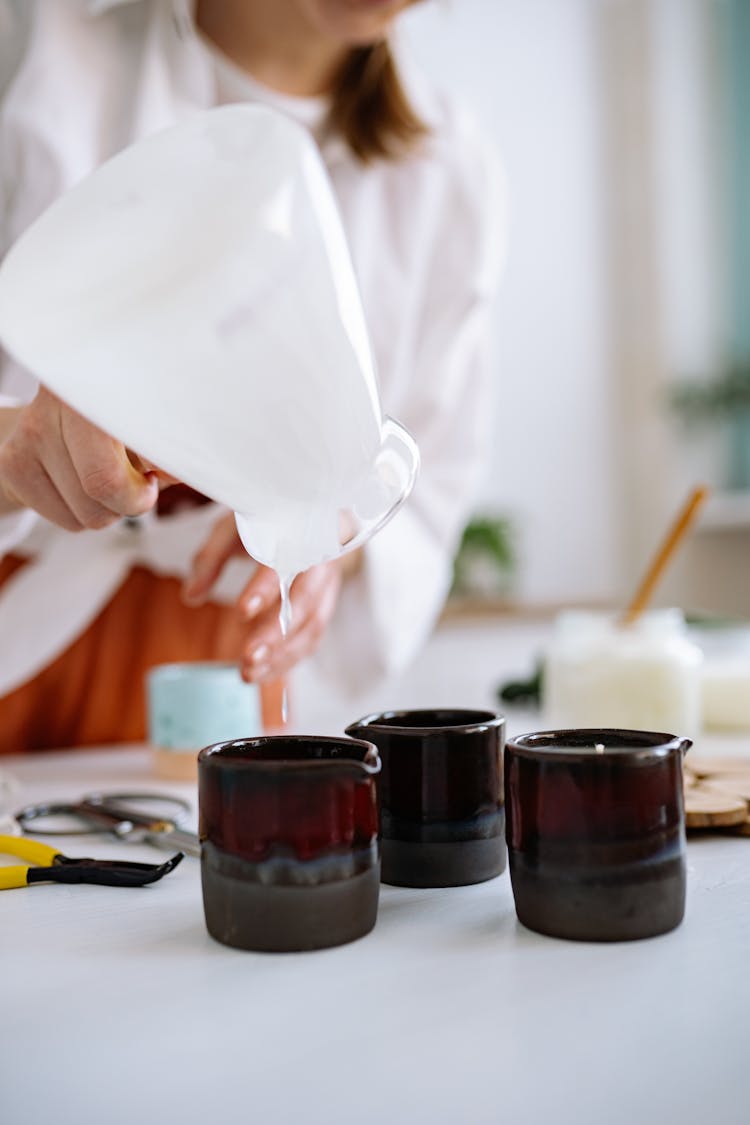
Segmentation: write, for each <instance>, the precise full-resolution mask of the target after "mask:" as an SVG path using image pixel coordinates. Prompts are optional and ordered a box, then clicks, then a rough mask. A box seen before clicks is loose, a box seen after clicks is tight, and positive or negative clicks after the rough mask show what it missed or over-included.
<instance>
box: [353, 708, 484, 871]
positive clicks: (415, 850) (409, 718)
mask: <svg viewBox="0 0 750 1125" xmlns="http://www.w3.org/2000/svg"><path fill="white" fill-rule="evenodd" d="M504 732H505V719H504V718H502V717H501V716H499V715H495V714H494V713H493V712H492V711H468V710H448V709H442V710H434V711H386V712H384V713H382V714H380V715H368V716H367V717H366V718H364V719H360V720H359V722H356V723H352V724H351V726H349V727H347V728H346V733H347V734H349V735H351V736H352V737H359V738H366V739H368V740H369V741H371V742H374V743H375V745H376V746H377V747H378V750H379V751H380V756H381V758H382V762H383V771H382V774H381V776H380V778H379V782H378V792H379V799H380V819H381V831H382V839H381V850H382V857H383V882H384V883H393V884H395V885H396V886H402V887H456V886H462V885H465V884H468V883H481V882H483V881H484V880H485V879H492V878H494V876H495V875H499V874H500V872H501V871H503V870H504V868H505V839H504V829H505V820H504V811H503V766H502V754H503V736H504Z"/></svg>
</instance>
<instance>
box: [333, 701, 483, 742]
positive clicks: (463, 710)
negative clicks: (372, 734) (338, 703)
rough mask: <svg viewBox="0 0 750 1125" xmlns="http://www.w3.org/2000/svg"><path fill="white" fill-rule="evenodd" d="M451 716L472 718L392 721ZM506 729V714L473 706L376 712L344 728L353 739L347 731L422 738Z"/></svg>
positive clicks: (352, 736)
mask: <svg viewBox="0 0 750 1125" xmlns="http://www.w3.org/2000/svg"><path fill="white" fill-rule="evenodd" d="M441 714H442V715H454V716H460V715H463V716H467V717H468V716H471V719H470V720H469V721H466V722H457V723H442V724H436V723H422V724H416V725H415V724H414V723H399V722H392V721H391V720H393V719H395V720H398V719H401V718H406V716H417V717H418V716H422V715H423V716H428V715H441ZM504 726H505V715H499V714H498V713H497V712H496V711H490V710H489V708H487V709H484V708H473V707H416V708H405V709H403V710H394V711H377V712H374V713H373V714H371V715H365V716H364V717H363V718H361V719H357V720H356V722H353V723H349V725H348V726H347V727H346V728H345V733H346V734H347V735H349V737H351V738H354V737H357V736H356V735H350V734H349V732H350V731H355V730H356V731H358V732H359V733H360V735H361V734H363V733H366V732H367V731H368V730H371V731H376V732H377V733H378V734H404V735H418V736H419V737H421V738H428V737H430V736H432V737H435V736H439V735H441V734H443V733H445V732H456V733H460V734H473V733H475V732H481V731H488V730H493V729H495V730H497V729H498V728H500V729H502V728H503V727H504Z"/></svg>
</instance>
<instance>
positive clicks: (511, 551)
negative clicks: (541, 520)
mask: <svg viewBox="0 0 750 1125" xmlns="http://www.w3.org/2000/svg"><path fill="white" fill-rule="evenodd" d="M515 573H516V550H515V543H514V535H513V527H512V524H511V522H510V520H508V519H507V518H506V517H505V516H488V515H478V516H475V517H474V518H473V519H472V520H470V521H469V523H468V524H467V525H466V527H465V528H464V533H463V535H462V537H461V543H460V545H459V548H458V551H457V553H456V557H455V560H454V563H453V587H452V591H451V592H452V593H453V594H463V595H473V596H478V597H493V596H495V597H497V596H501V595H505V594H507V593H508V592H509V590H510V587H511V585H512V582H513V578H514V577H515Z"/></svg>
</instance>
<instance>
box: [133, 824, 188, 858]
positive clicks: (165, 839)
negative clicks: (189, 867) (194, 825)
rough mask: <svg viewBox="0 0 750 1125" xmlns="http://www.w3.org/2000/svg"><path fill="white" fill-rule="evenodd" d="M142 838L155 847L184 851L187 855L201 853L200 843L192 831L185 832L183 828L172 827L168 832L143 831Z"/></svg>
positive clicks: (169, 850)
mask: <svg viewBox="0 0 750 1125" xmlns="http://www.w3.org/2000/svg"><path fill="white" fill-rule="evenodd" d="M142 839H143V840H144V841H145V842H146V843H147V844H154V845H155V846H156V847H157V848H163V849H164V850H165V851H168V852H173V851H174V850H175V848H176V849H177V850H178V851H181V852H185V853H186V854H187V855H197V856H199V855H200V854H201V843H200V840H199V839H198V837H197V836H196V834H195V833H194V832H186V831H185V830H184V828H172V829H171V830H170V831H168V832H144V834H143V837H142Z"/></svg>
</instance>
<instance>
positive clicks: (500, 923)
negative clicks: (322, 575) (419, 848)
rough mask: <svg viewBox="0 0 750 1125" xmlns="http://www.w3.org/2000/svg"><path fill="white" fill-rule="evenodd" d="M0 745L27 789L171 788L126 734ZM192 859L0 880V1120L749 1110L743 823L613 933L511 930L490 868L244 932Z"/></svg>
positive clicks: (720, 1117) (334, 1124)
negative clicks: (128, 875)
mask: <svg viewBox="0 0 750 1125" xmlns="http://www.w3.org/2000/svg"><path fill="white" fill-rule="evenodd" d="M440 643H443V642H440ZM464 674H465V673H464ZM436 682H437V681H434V682H433V684H432V690H437V689H436V686H435V684H436ZM438 687H439V684H438ZM440 690H442V688H441V689H440ZM423 694H426V692H425V693H423ZM485 695H487V693H485ZM416 701H417V703H421V702H422V699H421V698H419V692H417V700H416ZM450 702H451V703H460V702H462V700H461V699H460V698H458V697H457V695H456V696H453V697H452V699H451V700H450ZM467 702H471V703H472V704H474V703H476V702H479V700H471V701H469V700H467ZM334 725H335V723H334ZM521 725H528V724H527V723H522V724H521ZM711 748H717V749H719V750H721V749H725V748H733V747H732V745H731V744H730V743H729V742H727V743H726V744H725V745H721V744H719V743H717V742H715V741H714V742H713V743H712V746H711ZM734 748H736V747H734ZM702 749H704V750H705V749H707V747H706V746H704V747H702ZM0 765H1V766H2V768H3V769H8V770H10V771H12V773H13V774H14V775H15V776H16V777H17V778H18V780H19V781H20V782H21V785H22V790H21V792H20V794H19V801H20V803H21V804H24V803H27V802H31V801H36V800H40V799H45V798H55V799H63V798H65V797H68V796H70V797H73V796H78V795H80V794H81V793H83V792H84V791H86V790H88V789H98V788H101V789H105V788H108V789H122V788H135V789H143V790H145V789H148V788H154V787H159V788H161V789H164V788H165V786H164V783H162V782H155V781H154V779H153V777H152V775H151V772H150V762H149V757H148V754H147V752H146V751H145V750H143V749H142V748H132V749H128V750H122V749H118V750H116V751H114V750H110V751H101V752H86V753H80V752H78V753H74V752H64V753H59V754H45V755H29V756H27V757H24V758H20V757H18V758H6V759H4V760H2V761H1V762H0ZM167 788H171V789H172V790H173V791H174V792H176V793H181V794H184V795H188V796H189V797H191V799H193V800H194V798H195V791H194V789H193V788H192V787H190V786H168V787H167ZM125 847H126V845H123V844H117V843H114V842H112V843H110V842H106V841H104V840H97V841H96V843H95V844H91V843H90V842H86V843H85V844H83V842H81V843H80V844H78V843H67V842H66V850H67V851H68V852H69V853H70V854H76V853H77V854H92V853H93V852H96V854H97V855H98V856H101V857H112V858H115V857H117V856H122V854H123V851H124V849H125ZM127 854H128V855H129V856H131V857H132V858H133V859H143V860H150V861H152V862H153V861H158V859H159V857H160V856H162V855H163V853H160V852H157V851H156V850H155V849H153V848H149V847H146V846H128V851H127ZM198 866H199V864H198V861H197V860H194V859H191V858H190V857H186V859H185V860H184V861H183V863H182V864H181V866H180V867H179V868H177V869H176V870H175V871H174V872H173V873H172V874H170V875H169V876H167V877H166V878H165V879H164V880H163V881H162V882H160V883H157V884H155V885H153V886H151V887H146V888H139V889H126V890H124V889H112V888H104V887H87V886H81V887H64V886H52V885H41V886H34V887H29V888H26V889H23V890H14V891H8V892H5V893H3V894H2V895H1V896H0V968H1V969H2V973H1V975H0V1122H2V1125H41V1123H42V1122H44V1123H45V1125H47V1123H49V1125H67V1123H68V1122H70V1123H73V1122H77V1123H80V1125H89V1123H94V1122H102V1123H103V1125H104V1123H112V1125H120V1123H125V1122H133V1123H141V1122H148V1123H157V1122H158V1123H160V1125H161V1123H162V1122H171V1121H176V1122H181V1123H186V1125H192V1123H194V1122H195V1123H198V1122H200V1123H201V1125H214V1123H216V1125H234V1123H235V1122H236V1123H240V1122H241V1123H243V1125H244V1123H253V1125H256V1123H257V1125H292V1123H297V1122H299V1123H309V1125H318V1123H320V1125H323V1123H326V1125H339V1123H345V1122H346V1123H347V1125H370V1123H373V1125H375V1123H377V1125H402V1123H403V1125H420V1123H422V1122H424V1123H432V1125H443V1123H445V1125H448V1123H450V1125H457V1123H460V1125H463V1123H464V1122H465V1123H471V1125H484V1123H493V1125H494V1123H500V1122H502V1123H507V1125H537V1123H542V1122H544V1123H546V1122H548V1121H549V1122H556V1123H562V1125H568V1123H571V1125H573V1123H575V1125H621V1123H622V1125H625V1123H627V1125H633V1123H638V1125H651V1123H654V1125H656V1123H657V1122H658V1123H659V1125H673V1123H674V1125H676V1123H678V1122H681V1123H688V1125H693V1123H695V1125H698V1123H700V1125H707V1123H710V1125H742V1123H744V1122H747V1121H748V1120H750V839H739V838H713V837H711V838H710V837H705V838H698V839H693V840H691V841H690V844H689V851H688V866H689V884H688V886H689V890H688V907H687V914H686V918H685V921H684V923H683V925H682V926H681V927H680V928H679V929H677V930H676V931H674V932H673V933H671V934H668V935H665V936H663V937H660V938H655V939H652V940H649V941H643V942H635V943H626V944H617V945H593V944H591V945H590V944H578V943H568V942H563V941H556V940H553V939H550V938H545V937H542V936H539V935H536V934H533V933H531V932H529V931H526V930H524V929H523V928H522V927H521V926H520V925H519V924H518V922H517V921H516V917H515V913H514V909H513V900H512V895H511V889H510V883H509V879H508V876H507V873H506V874H504V875H502V876H500V877H499V878H497V879H495V880H492V881H490V882H488V883H485V884H482V885H479V886H475V887H464V888H455V889H445V890H409V889H398V888H391V887H383V889H382V894H381V901H380V912H379V918H378V924H377V926H376V928H375V930H374V931H373V933H372V934H370V935H369V936H368V937H366V938H364V939H362V940H361V941H359V942H355V943H353V944H352V945H349V946H344V947H341V948H338V949H333V950H326V951H322V952H317V953H308V954H286V955H272V954H253V953H245V952H240V951H236V950H231V949H227V948H224V947H223V946H221V945H219V944H217V943H216V942H214V941H213V940H212V939H211V938H209V936H208V934H207V932H206V930H205V927H204V923H203V916H202V907H201V894H200V879H199V871H198Z"/></svg>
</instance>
